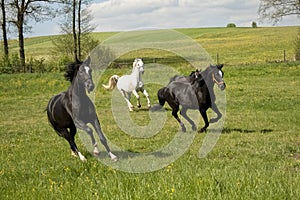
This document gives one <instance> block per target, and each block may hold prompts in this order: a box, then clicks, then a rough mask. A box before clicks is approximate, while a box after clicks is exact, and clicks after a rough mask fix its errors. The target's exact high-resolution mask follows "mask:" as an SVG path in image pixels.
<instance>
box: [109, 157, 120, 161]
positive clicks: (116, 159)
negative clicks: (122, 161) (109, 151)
mask: <svg viewBox="0 0 300 200" xmlns="http://www.w3.org/2000/svg"><path fill="white" fill-rule="evenodd" d="M111 160H112V161H113V162H117V161H118V160H119V159H118V157H115V158H112V159H111Z"/></svg>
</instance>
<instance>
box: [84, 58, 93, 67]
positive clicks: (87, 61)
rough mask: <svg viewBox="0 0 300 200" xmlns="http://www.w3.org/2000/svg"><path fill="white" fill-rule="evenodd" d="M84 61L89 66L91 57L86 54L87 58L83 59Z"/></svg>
mask: <svg viewBox="0 0 300 200" xmlns="http://www.w3.org/2000/svg"><path fill="white" fill-rule="evenodd" d="M84 63H85V64H86V65H88V66H89V65H90V64H91V57H90V56H88V58H87V59H86V60H85V61H84Z"/></svg>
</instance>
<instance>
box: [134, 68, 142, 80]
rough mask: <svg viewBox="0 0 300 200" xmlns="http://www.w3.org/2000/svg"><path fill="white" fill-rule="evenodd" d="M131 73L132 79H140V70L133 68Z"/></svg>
mask: <svg viewBox="0 0 300 200" xmlns="http://www.w3.org/2000/svg"><path fill="white" fill-rule="evenodd" d="M131 75H132V76H133V77H134V79H136V81H140V79H141V76H142V74H141V72H140V71H139V70H138V69H134V70H133V71H132V73H131Z"/></svg>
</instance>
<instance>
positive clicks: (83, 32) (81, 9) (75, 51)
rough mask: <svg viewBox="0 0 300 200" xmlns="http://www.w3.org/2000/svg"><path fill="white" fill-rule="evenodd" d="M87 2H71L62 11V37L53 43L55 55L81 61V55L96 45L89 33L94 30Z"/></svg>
mask: <svg viewBox="0 0 300 200" xmlns="http://www.w3.org/2000/svg"><path fill="white" fill-rule="evenodd" d="M88 3H89V1H82V0H72V3H71V4H70V3H66V4H65V7H64V9H63V12H64V14H63V16H65V19H64V22H63V23H61V24H60V29H61V33H63V34H64V35H63V36H60V37H58V38H57V39H56V40H54V41H53V44H54V46H55V49H54V51H55V52H56V53H60V54H63V55H65V56H67V57H73V58H74V59H75V60H76V59H79V60H80V59H82V56H83V55H86V54H88V52H89V51H90V50H91V49H93V48H94V47H96V46H97V45H98V41H96V40H94V39H93V38H92V37H91V35H90V33H91V32H92V31H93V30H95V26H93V25H92V24H91V20H92V16H91V14H90V13H89V12H88V10H87V5H88Z"/></svg>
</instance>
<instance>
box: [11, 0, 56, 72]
mask: <svg viewBox="0 0 300 200" xmlns="http://www.w3.org/2000/svg"><path fill="white" fill-rule="evenodd" d="M59 2H60V1H59V0H9V7H10V9H11V13H10V22H11V23H13V24H14V25H15V26H16V27H17V29H18V40H19V56H20V63H21V67H22V68H23V72H26V66H25V49H24V32H25V28H30V27H29V26H28V21H29V20H34V21H35V22H41V21H44V20H48V19H51V18H53V17H54V16H55V12H53V9H52V7H51V5H52V4H53V3H59Z"/></svg>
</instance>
